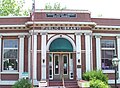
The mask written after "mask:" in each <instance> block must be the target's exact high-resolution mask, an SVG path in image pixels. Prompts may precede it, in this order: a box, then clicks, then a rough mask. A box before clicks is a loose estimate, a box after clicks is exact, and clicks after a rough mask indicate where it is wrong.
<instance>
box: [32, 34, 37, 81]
mask: <svg viewBox="0 0 120 88" xmlns="http://www.w3.org/2000/svg"><path fill="white" fill-rule="evenodd" d="M31 62H32V66H33V67H32V76H33V81H34V83H36V82H37V33H33V35H32V61H31Z"/></svg>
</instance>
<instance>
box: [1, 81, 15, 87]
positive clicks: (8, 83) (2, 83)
mask: <svg viewBox="0 0 120 88" xmlns="http://www.w3.org/2000/svg"><path fill="white" fill-rule="evenodd" d="M15 82H17V81H10V80H9V81H0V85H5V86H6V85H14V84H15Z"/></svg>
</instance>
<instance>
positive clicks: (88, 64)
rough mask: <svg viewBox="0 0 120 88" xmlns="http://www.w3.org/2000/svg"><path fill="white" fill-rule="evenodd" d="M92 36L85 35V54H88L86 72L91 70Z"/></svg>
mask: <svg viewBox="0 0 120 88" xmlns="http://www.w3.org/2000/svg"><path fill="white" fill-rule="evenodd" d="M90 40H91V39H90V35H89V34H85V50H86V51H85V53H86V58H85V59H86V72H87V71H90V70H91V63H90V62H91V61H90V60H91V54H90V52H91V50H90V44H91V43H90Z"/></svg>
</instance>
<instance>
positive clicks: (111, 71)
mask: <svg viewBox="0 0 120 88" xmlns="http://www.w3.org/2000/svg"><path fill="white" fill-rule="evenodd" d="M102 72H103V73H107V74H108V73H115V71H114V70H102Z"/></svg>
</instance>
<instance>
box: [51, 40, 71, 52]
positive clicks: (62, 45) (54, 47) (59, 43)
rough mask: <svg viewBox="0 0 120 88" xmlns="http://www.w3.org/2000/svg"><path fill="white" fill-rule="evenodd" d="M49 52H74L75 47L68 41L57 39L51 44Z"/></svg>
mask: <svg viewBox="0 0 120 88" xmlns="http://www.w3.org/2000/svg"><path fill="white" fill-rule="evenodd" d="M49 50H50V52H73V47H72V44H71V43H70V41H68V40H67V39H65V38H57V39H55V40H54V41H53V42H52V43H51V44H50V48H49Z"/></svg>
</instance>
